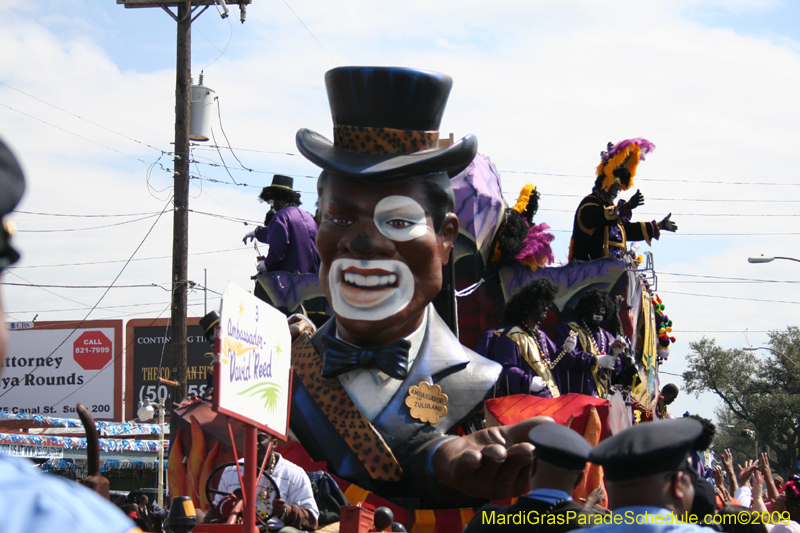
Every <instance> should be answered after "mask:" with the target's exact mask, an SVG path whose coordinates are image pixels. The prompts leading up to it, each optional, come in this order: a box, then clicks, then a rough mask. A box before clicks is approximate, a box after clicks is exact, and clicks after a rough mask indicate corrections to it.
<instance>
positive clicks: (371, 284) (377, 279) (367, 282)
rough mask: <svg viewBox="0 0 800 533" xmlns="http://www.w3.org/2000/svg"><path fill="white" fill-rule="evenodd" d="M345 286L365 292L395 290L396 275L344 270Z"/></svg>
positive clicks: (343, 279)
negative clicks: (364, 290)
mask: <svg viewBox="0 0 800 533" xmlns="http://www.w3.org/2000/svg"><path fill="white" fill-rule="evenodd" d="M342 281H343V282H344V283H345V285H349V286H351V287H355V288H358V289H366V290H383V289H395V288H397V275H396V274H392V273H389V272H367V271H357V270H355V269H353V270H346V271H344V272H343V273H342Z"/></svg>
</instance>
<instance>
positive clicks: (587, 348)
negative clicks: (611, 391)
mask: <svg viewBox="0 0 800 533" xmlns="http://www.w3.org/2000/svg"><path fill="white" fill-rule="evenodd" d="M567 325H568V326H569V327H570V329H572V330H573V331H574V332H576V333H577V334H578V340H579V341H580V342H581V348H583V351H584V352H589V353H590V354H592V355H594V356H595V358H596V357H597V356H598V355H600V353H599V351H600V350H599V349H598V348H597V343H596V342H594V339H593V338H592V334H591V332H589V331H586V330H585V329H583V328H582V327H581V326H579V325H578V324H576V323H575V322H568V323H567ZM591 370H592V377H593V378H594V384H595V387H597V396H598V397H599V398H605V397H606V396H608V387H607V386H606V384H605V383H604V382H603V379H602V378H599V377H598V376H597V372H598V370H600V367H599V365H598V364H597V363H595V364H593V365H592V368H591Z"/></svg>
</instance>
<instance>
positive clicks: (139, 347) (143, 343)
mask: <svg viewBox="0 0 800 533" xmlns="http://www.w3.org/2000/svg"><path fill="white" fill-rule="evenodd" d="M187 323H188V328H187V333H188V334H187V336H186V352H187V353H186V370H187V373H186V376H187V378H188V379H187V392H188V393H189V394H196V395H198V396H201V395H202V394H203V393H204V392H205V391H206V384H207V378H208V377H209V376H210V372H208V371H209V370H210V365H211V356H212V348H211V345H210V344H208V343H207V342H206V341H205V339H204V338H203V328H201V327H200V325H199V324H200V319H199V318H189V319H187ZM171 334H172V331H171V329H170V320H169V319H167V318H137V319H135V320H128V323H127V325H126V328H125V340H126V345H127V347H128V350H127V352H128V353H127V363H128V364H127V366H126V367H125V368H126V380H125V381H126V383H127V387H126V391H125V406H126V408H125V415H126V419H127V420H133V419H135V418H136V410H137V409H138V406H139V402H140V401H142V400H144V399H145V398H150V400H151V401H158V402H159V403H161V404H162V405H166V406H167V413H168V412H169V410H170V409H169V407H170V406H171V404H172V402H169V401H166V400H167V397H168V395H169V392H170V389H171V387H169V386H168V385H165V384H163V383H160V382H159V381H158V378H159V376H160V377H162V378H164V379H169V380H173V379H174V378H173V377H171V376H172V372H171V371H170V369H171V368H172V365H171V364H170V363H171V360H172V355H171V352H170V338H171V337H170V336H171ZM167 416H168V414H167Z"/></svg>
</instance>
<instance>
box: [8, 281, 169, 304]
mask: <svg viewBox="0 0 800 533" xmlns="http://www.w3.org/2000/svg"><path fill="white" fill-rule="evenodd" d="M3 285H11V286H13V287H38V288H49V289H141V288H145V287H158V288H159V289H161V290H164V291H169V289H167V288H165V287H162V286H161V285H158V284H157V283H149V284H146V285H114V286H112V287H109V286H108V285H40V284H38V283H3ZM75 303H80V302H75Z"/></svg>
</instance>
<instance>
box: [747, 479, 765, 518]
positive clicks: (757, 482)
mask: <svg viewBox="0 0 800 533" xmlns="http://www.w3.org/2000/svg"><path fill="white" fill-rule="evenodd" d="M751 506H752V507H753V510H754V511H756V512H758V513H766V512H767V506H766V505H765V504H764V474H762V473H761V472H759V471H758V470H756V471H755V472H753V500H752V503H751Z"/></svg>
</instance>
